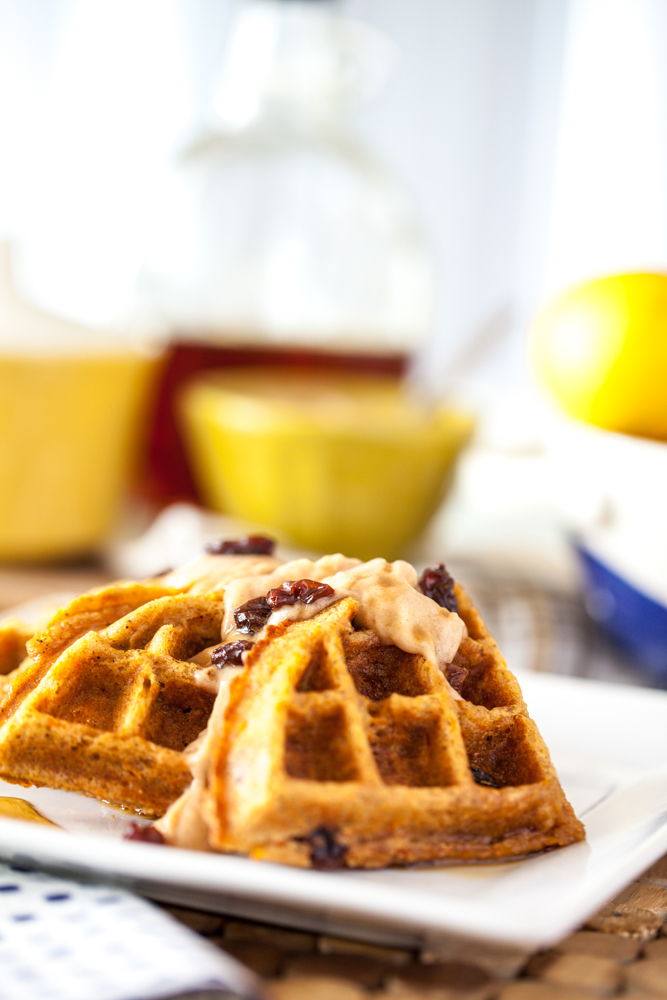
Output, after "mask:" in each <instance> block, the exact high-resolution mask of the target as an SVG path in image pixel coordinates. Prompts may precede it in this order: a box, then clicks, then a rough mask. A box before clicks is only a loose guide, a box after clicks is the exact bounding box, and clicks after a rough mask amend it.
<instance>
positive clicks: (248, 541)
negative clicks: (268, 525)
mask: <svg viewBox="0 0 667 1000" xmlns="http://www.w3.org/2000/svg"><path fill="white" fill-rule="evenodd" d="M275 547H276V543H275V541H274V540H273V538H266V536H265V535H248V536H247V537H246V538H236V539H228V540H227V541H224V540H223V539H222V538H216V539H215V540H214V541H212V542H209V543H208V545H207V546H206V551H207V552H208V553H209V555H213V556H272V555H273V550H274V549H275Z"/></svg>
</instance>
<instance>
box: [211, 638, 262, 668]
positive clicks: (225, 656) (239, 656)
mask: <svg viewBox="0 0 667 1000" xmlns="http://www.w3.org/2000/svg"><path fill="white" fill-rule="evenodd" d="M254 645H255V643H254V642H250V640H249V639H237V640H236V642H226V643H225V644H224V646H216V647H215V649H214V650H213V652H212V653H211V663H212V664H213V666H214V667H226V666H227V665H228V664H230V663H235V664H239V665H240V664H242V663H243V654H244V653H245V652H246V650H248V649H252V647H253V646H254Z"/></svg>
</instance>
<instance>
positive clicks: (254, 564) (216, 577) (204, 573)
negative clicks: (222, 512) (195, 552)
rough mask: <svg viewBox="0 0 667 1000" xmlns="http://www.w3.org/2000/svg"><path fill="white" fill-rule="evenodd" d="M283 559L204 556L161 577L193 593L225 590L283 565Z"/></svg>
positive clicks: (170, 584)
mask: <svg viewBox="0 0 667 1000" xmlns="http://www.w3.org/2000/svg"><path fill="white" fill-rule="evenodd" d="M281 563H282V559H276V558H275V556H263V555H260V556H258V555H250V556H236V555H231V556H229V555H209V554H205V555H201V556H196V558H194V559H191V560H190V562H188V563H185V565H184V566H181V567H179V568H178V569H174V570H171V571H170V572H169V573H165V574H164V576H161V577H160V578H159V579H160V583H162V584H164V586H165V587H175V588H176V589H178V590H185V589H186V588H187V590H188V591H189V593H191V594H210V593H212V592H213V591H215V590H223V589H224V588H225V587H227V586H228V585H229V584H230V583H231V582H232V581H233V580H238V579H239V578H242V579H247V578H249V577H254V576H260V575H262V576H266V575H267V574H268V575H270V574H271V573H273V572H274V570H275V569H276V567H278V566H280V565H281Z"/></svg>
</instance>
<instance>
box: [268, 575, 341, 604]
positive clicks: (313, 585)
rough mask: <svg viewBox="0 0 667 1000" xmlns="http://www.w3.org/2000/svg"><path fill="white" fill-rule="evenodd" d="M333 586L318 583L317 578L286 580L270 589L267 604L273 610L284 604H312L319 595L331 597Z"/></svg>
mask: <svg viewBox="0 0 667 1000" xmlns="http://www.w3.org/2000/svg"><path fill="white" fill-rule="evenodd" d="M333 593H334V589H333V587H330V586H329V584H328V583H318V582H317V580H286V581H285V583H281V584H280V586H279V587H276V588H275V589H274V590H270V591H269V592H268V594H267V595H266V600H267V602H268V604H269V606H270V607H271V608H272V609H273V610H274V611H275V610H277V608H282V607H283V606H284V605H286V604H296V602H297V601H301V603H302V604H312V603H313V601H318V600H319V599H320V597H331V595H332V594H333Z"/></svg>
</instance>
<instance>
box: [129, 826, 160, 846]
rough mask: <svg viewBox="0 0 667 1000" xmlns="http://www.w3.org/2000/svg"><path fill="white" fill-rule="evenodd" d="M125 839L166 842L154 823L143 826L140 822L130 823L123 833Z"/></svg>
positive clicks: (146, 842) (152, 842)
mask: <svg viewBox="0 0 667 1000" xmlns="http://www.w3.org/2000/svg"><path fill="white" fill-rule="evenodd" d="M123 839H124V840H141V841H143V843H145V844H164V842H165V841H164V837H163V836H162V834H161V833H160V831H159V830H157V829H156V828H155V827H154V826H153V825H152V824H151V825H150V826H141V824H139V823H130V825H129V827H128V828H127V830H126V831H125V833H124V834H123Z"/></svg>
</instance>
